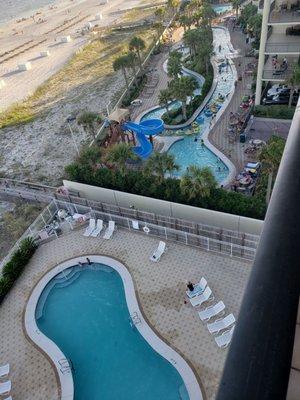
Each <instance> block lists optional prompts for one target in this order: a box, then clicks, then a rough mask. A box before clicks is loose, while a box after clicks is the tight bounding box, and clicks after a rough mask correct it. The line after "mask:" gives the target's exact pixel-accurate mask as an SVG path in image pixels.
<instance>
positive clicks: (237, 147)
mask: <svg viewBox="0 0 300 400" xmlns="http://www.w3.org/2000/svg"><path fill="white" fill-rule="evenodd" d="M229 32H230V37H231V43H232V45H233V47H234V49H235V50H237V51H238V53H239V55H238V57H237V58H235V59H233V61H234V64H235V67H236V69H237V75H238V76H242V81H241V82H238V83H237V86H236V88H235V92H234V95H233V96H232V99H231V101H230V103H229V104H228V106H227V108H226V110H225V111H224V113H223V115H222V117H221V118H220V119H219V120H218V121H217V122H216V124H215V125H214V126H213V127H212V129H211V131H210V133H209V135H208V139H209V141H210V142H211V143H212V144H213V145H214V146H215V147H216V148H217V149H218V150H220V151H221V152H222V153H223V154H225V155H226V156H227V157H228V158H229V159H230V160H231V161H232V163H233V164H234V165H235V167H236V168H237V170H240V169H241V168H243V166H244V163H245V162H247V159H246V157H247V155H246V154H245V153H244V149H245V148H246V143H240V142H239V141H238V140H237V141H236V142H234V143H230V142H229V138H228V136H227V135H226V133H227V127H228V124H229V116H230V113H231V112H233V113H235V112H237V111H239V106H240V103H241V100H242V98H243V96H245V95H250V94H252V91H251V89H250V90H249V89H247V85H250V84H251V83H252V81H253V76H249V75H245V69H246V65H247V64H248V63H251V62H253V61H255V59H254V58H252V57H245V54H246V52H247V51H248V50H249V46H248V45H246V41H245V37H246V36H245V35H244V34H243V33H242V32H241V31H240V30H235V31H232V30H231V29H230V27H229Z"/></svg>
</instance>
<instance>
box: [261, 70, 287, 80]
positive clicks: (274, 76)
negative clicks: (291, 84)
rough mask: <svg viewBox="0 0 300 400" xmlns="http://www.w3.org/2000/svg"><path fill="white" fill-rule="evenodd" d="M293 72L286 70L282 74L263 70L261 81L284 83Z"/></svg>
mask: <svg viewBox="0 0 300 400" xmlns="http://www.w3.org/2000/svg"><path fill="white" fill-rule="evenodd" d="M292 73H293V71H292V70H291V69H287V70H286V71H284V72H280V73H279V71H277V72H276V71H274V69H271V70H264V71H263V77H262V79H265V80H268V81H279V80H281V81H285V80H286V79H288V78H289V77H290V76H291V75H292Z"/></svg>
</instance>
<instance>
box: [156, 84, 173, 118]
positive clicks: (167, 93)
mask: <svg viewBox="0 0 300 400" xmlns="http://www.w3.org/2000/svg"><path fill="white" fill-rule="evenodd" d="M171 100H173V94H172V92H171V90H170V89H169V88H167V89H162V90H161V91H160V93H159V95H158V101H159V105H160V106H161V107H165V108H166V110H167V113H168V114H169V112H170V110H169V102H170V101H171Z"/></svg>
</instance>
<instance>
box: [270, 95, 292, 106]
mask: <svg viewBox="0 0 300 400" xmlns="http://www.w3.org/2000/svg"><path fill="white" fill-rule="evenodd" d="M298 98H299V93H294V94H293V99H292V106H296V105H297V102H298ZM289 99H290V94H289V93H283V94H278V95H276V96H273V98H272V99H264V101H263V103H264V105H266V106H270V105H286V104H289Z"/></svg>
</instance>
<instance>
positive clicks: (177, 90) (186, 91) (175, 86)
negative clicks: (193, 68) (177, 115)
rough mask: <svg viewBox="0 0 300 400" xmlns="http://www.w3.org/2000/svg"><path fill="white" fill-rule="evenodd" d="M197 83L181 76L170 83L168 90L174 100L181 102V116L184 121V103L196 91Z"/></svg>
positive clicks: (185, 117) (192, 79)
mask: <svg viewBox="0 0 300 400" xmlns="http://www.w3.org/2000/svg"><path fill="white" fill-rule="evenodd" d="M197 87H198V83H197V81H196V80H195V79H194V78H191V77H189V76H182V77H181V78H179V79H175V80H173V81H171V82H170V90H171V93H172V94H173V96H174V98H176V99H177V100H180V101H181V108H182V115H183V118H184V120H186V119H187V114H186V103H187V98H188V97H189V96H193V94H194V90H195V89H197Z"/></svg>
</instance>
